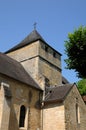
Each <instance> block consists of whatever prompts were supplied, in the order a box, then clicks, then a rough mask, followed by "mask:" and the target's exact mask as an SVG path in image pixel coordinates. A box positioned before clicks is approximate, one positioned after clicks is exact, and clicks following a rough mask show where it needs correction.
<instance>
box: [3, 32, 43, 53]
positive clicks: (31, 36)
mask: <svg viewBox="0 0 86 130" xmlns="http://www.w3.org/2000/svg"><path fill="white" fill-rule="evenodd" d="M37 40H41V41H43V42H45V41H44V39H43V38H42V36H41V35H40V34H39V33H38V32H37V31H36V30H33V31H32V32H31V33H30V34H29V35H28V36H27V37H26V38H25V39H24V40H22V41H21V42H20V43H19V44H17V45H16V46H15V47H13V48H11V49H10V50H8V51H7V52H5V53H8V52H11V51H14V50H17V49H19V48H22V47H24V46H26V45H28V44H30V43H32V42H35V41H37Z"/></svg>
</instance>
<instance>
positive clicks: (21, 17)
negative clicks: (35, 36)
mask: <svg viewBox="0 0 86 130" xmlns="http://www.w3.org/2000/svg"><path fill="white" fill-rule="evenodd" d="M34 22H37V27H36V29H37V31H38V32H39V33H40V34H41V36H42V37H43V38H44V39H45V40H46V42H47V43H48V44H49V45H50V46H52V47H53V48H54V49H56V50H57V51H59V52H60V53H61V54H62V74H63V76H65V77H66V78H67V79H68V80H69V82H71V83H73V82H77V81H78V80H79V79H78V78H77V77H76V73H75V72H74V71H73V70H66V69H65V67H66V64H65V63H64V59H65V58H66V55H65V54H64V49H65V47H64V41H65V40H67V35H68V33H69V32H73V31H74V29H75V28H78V27H79V26H80V25H83V26H86V0H0V51H1V52H5V51H7V50H8V49H10V48H12V47H13V46H15V45H16V44H18V43H19V42H20V41H21V40H23V39H24V38H25V37H26V36H27V35H28V34H29V33H30V32H32V31H33V24H34Z"/></svg>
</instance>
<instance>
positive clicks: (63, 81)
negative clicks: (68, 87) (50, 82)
mask: <svg viewBox="0 0 86 130" xmlns="http://www.w3.org/2000/svg"><path fill="white" fill-rule="evenodd" d="M68 83H69V81H68V80H67V79H66V78H65V77H64V76H62V84H68Z"/></svg>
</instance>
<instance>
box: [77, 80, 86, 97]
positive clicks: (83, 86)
mask: <svg viewBox="0 0 86 130" xmlns="http://www.w3.org/2000/svg"><path fill="white" fill-rule="evenodd" d="M77 86H78V90H79V92H80V94H81V95H86V79H82V80H80V81H78V83H77Z"/></svg>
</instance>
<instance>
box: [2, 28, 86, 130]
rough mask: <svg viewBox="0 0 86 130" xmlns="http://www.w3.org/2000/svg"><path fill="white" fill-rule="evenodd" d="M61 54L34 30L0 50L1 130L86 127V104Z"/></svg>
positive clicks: (79, 129)
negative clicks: (69, 78)
mask: <svg viewBox="0 0 86 130" xmlns="http://www.w3.org/2000/svg"><path fill="white" fill-rule="evenodd" d="M61 71H62V69H61V54H60V53H59V52H58V51H57V50H55V49H54V48H52V47H51V46H50V45H49V44H47V43H46V41H45V40H44V39H43V38H42V36H41V35H40V34H39V33H38V32H37V30H33V31H32V32H31V33H30V34H29V35H28V36H27V37H26V38H25V39H24V40H22V41H21V42H20V43H19V44H17V45H16V46H14V47H13V48H11V49H9V50H8V51H6V52H5V53H0V130H86V106H85V103H84V101H83V99H82V97H81V95H80V94H79V91H78V89H77V86H76V84H75V83H74V84H70V83H69V82H68V81H67V80H66V79H65V78H64V77H63V76H62V73H61Z"/></svg>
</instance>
